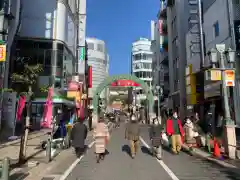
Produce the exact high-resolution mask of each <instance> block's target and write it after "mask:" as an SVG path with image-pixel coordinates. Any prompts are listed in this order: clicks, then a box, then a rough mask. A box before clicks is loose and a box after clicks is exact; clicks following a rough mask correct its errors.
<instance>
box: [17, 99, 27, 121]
mask: <svg viewBox="0 0 240 180" xmlns="http://www.w3.org/2000/svg"><path fill="white" fill-rule="evenodd" d="M25 103H26V97H25V96H20V98H19V100H18V108H17V115H16V117H17V118H16V120H17V121H20V120H21V117H22V112H23V109H24V107H25Z"/></svg>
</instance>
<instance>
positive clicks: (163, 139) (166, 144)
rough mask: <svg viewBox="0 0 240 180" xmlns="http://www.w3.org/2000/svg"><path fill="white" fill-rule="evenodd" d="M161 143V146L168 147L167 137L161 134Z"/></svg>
mask: <svg viewBox="0 0 240 180" xmlns="http://www.w3.org/2000/svg"><path fill="white" fill-rule="evenodd" d="M162 142H163V145H165V146H169V145H170V143H169V140H168V136H167V134H166V133H162Z"/></svg>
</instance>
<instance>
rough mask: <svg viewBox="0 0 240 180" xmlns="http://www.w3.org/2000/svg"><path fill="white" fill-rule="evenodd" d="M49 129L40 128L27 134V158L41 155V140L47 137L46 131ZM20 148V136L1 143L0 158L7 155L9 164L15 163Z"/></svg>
mask: <svg viewBox="0 0 240 180" xmlns="http://www.w3.org/2000/svg"><path fill="white" fill-rule="evenodd" d="M48 131H49V130H41V131H38V132H33V133H31V134H30V135H29V136H28V145H27V159H31V160H32V159H36V158H40V157H41V155H40V154H41V152H42V148H41V142H42V141H44V140H46V139H47V134H46V133H47V132H48ZM19 150H20V138H19V139H16V140H14V141H10V142H7V143H3V144H1V145H0V159H3V158H4V157H9V158H10V159H11V164H12V165H15V164H16V163H17V162H18V155H19Z"/></svg>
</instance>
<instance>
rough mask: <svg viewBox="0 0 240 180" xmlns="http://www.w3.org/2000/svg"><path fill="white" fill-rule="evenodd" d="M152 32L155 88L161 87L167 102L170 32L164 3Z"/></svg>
mask: <svg viewBox="0 0 240 180" xmlns="http://www.w3.org/2000/svg"><path fill="white" fill-rule="evenodd" d="M151 31H152V34H154V36H153V39H152V51H153V53H154V57H153V66H152V68H153V86H154V87H156V86H160V87H161V88H162V89H163V97H162V100H164V99H166V101H167V99H168V95H169V66H168V30H167V6H166V3H165V2H164V1H160V10H159V12H158V15H157V21H156V22H152V25H151ZM162 105H163V104H162ZM166 106H168V104H166Z"/></svg>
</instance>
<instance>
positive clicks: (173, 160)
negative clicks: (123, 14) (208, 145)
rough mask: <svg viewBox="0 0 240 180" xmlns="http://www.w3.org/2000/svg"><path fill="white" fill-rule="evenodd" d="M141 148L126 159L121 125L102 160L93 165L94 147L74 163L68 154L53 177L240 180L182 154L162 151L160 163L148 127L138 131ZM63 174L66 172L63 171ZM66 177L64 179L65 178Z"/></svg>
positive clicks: (93, 179) (91, 179)
mask: <svg viewBox="0 0 240 180" xmlns="http://www.w3.org/2000/svg"><path fill="white" fill-rule="evenodd" d="M141 138H142V141H141V143H140V149H139V151H138V154H137V156H136V158H135V159H132V158H131V157H130V156H129V146H128V141H126V140H125V139H124V124H122V126H121V127H120V128H119V129H116V130H113V132H112V134H111V139H110V142H109V144H108V148H107V149H108V151H109V154H108V155H107V156H106V158H105V160H104V161H101V162H100V163H99V164H97V163H96V159H95V155H94V148H93V147H92V148H91V149H89V150H88V152H87V153H86V154H85V156H84V157H83V158H82V159H81V160H78V161H77V162H76V161H75V162H74V163H73V164H72V165H71V164H70V161H71V162H73V161H74V159H75V157H74V154H71V155H70V156H69V157H68V158H67V159H66V161H64V162H63V164H61V165H60V166H59V167H56V169H55V172H52V173H53V174H59V175H60V174H64V175H65V178H63V177H62V178H61V180H64V179H66V180H159V179H161V180H171V179H172V180H214V179H217V180H239V178H238V177H236V176H235V175H234V174H232V173H230V172H228V171H227V169H224V168H222V167H219V166H217V165H215V164H212V163H210V162H207V161H205V160H203V159H198V158H196V157H193V156H189V155H188V154H186V153H184V152H182V153H180V154H179V155H172V154H171V153H170V152H168V151H167V150H164V152H163V160H162V161H159V160H157V159H156V158H154V157H152V156H151V153H150V152H149V150H148V148H147V147H146V146H147V144H150V142H149V138H148V128H147V127H146V126H144V125H143V126H142V128H141ZM64 171H65V172H64ZM66 174H67V176H66Z"/></svg>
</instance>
